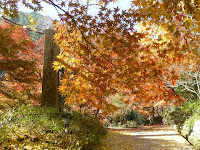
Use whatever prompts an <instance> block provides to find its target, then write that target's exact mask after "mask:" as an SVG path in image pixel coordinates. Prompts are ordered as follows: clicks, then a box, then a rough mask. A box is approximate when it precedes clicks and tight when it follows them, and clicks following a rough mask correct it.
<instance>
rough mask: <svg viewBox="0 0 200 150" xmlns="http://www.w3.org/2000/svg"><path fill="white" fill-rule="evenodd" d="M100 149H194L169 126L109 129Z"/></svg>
mask: <svg viewBox="0 0 200 150" xmlns="http://www.w3.org/2000/svg"><path fill="white" fill-rule="evenodd" d="M100 150H193V147H192V146H191V145H190V144H189V143H188V142H187V141H186V140H185V139H184V138H183V137H182V136H180V135H178V134H177V132H176V131H175V130H174V129H173V128H170V127H168V126H164V125H159V126H148V127H143V128H141V129H109V133H108V135H107V137H106V139H104V141H103V145H102V147H101V148H100Z"/></svg>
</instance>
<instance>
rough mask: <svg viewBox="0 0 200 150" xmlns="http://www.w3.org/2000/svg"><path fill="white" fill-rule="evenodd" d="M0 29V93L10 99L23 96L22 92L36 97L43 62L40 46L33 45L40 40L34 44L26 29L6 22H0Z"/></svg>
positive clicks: (37, 42)
mask: <svg viewBox="0 0 200 150" xmlns="http://www.w3.org/2000/svg"><path fill="white" fill-rule="evenodd" d="M0 29H1V30H0V43H1V44H0V47H1V49H0V68H1V69H2V70H4V71H5V78H4V79H2V81H0V84H1V87H3V88H1V89H0V92H1V93H2V94H4V95H5V96H8V97H11V98H20V99H24V98H23V97H22V96H23V95H24V94H25V95H27V96H28V98H33V99H38V98H39V96H40V93H41V91H40V90H39V89H41V87H40V86H41V69H42V68H41V66H42V63H43V62H42V61H41V60H42V58H43V56H42V51H40V50H42V49H43V47H42V48H41V47H39V46H37V45H39V44H40V45H41V46H42V43H41V40H38V41H36V44H35V43H34V42H33V41H32V40H31V38H30V36H29V34H28V31H27V30H25V29H23V28H22V27H20V26H15V25H11V24H9V23H6V22H1V25H0ZM13 90H14V91H15V92H14V93H15V94H14V93H13V92H12V91H13ZM17 93H18V94H17ZM23 93H24V94H23ZM16 94H17V95H16Z"/></svg>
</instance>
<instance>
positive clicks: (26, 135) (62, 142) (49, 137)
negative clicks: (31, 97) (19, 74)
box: [0, 105, 106, 150]
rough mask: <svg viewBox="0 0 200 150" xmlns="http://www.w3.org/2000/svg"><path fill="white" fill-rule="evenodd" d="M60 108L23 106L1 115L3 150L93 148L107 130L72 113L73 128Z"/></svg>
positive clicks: (0, 130) (0, 141)
mask: <svg viewBox="0 0 200 150" xmlns="http://www.w3.org/2000/svg"><path fill="white" fill-rule="evenodd" d="M64 120H65V118H63V115H61V114H60V113H59V111H58V109H56V108H50V107H30V106H25V105H23V106H20V107H17V108H15V109H13V110H10V111H8V112H0V133H1V134H0V149H85V148H87V149H88V150H89V149H92V148H93V147H95V146H97V145H98V144H99V141H100V140H99V139H100V138H101V137H103V135H104V134H105V133H106V130H105V129H104V128H103V126H101V124H100V122H99V121H98V120H95V119H94V118H93V117H91V116H89V115H85V116H84V115H82V114H79V113H76V112H74V113H72V117H71V119H70V120H69V122H70V125H69V127H67V128H66V127H65V121H64Z"/></svg>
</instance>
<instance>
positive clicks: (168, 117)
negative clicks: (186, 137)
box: [163, 101, 200, 129]
mask: <svg viewBox="0 0 200 150" xmlns="http://www.w3.org/2000/svg"><path fill="white" fill-rule="evenodd" d="M199 110H200V106H199V101H194V102H186V103H183V104H182V105H181V106H171V107H170V108H168V109H166V110H165V111H164V113H163V121H164V123H165V124H170V125H174V124H175V125H177V126H178V128H179V129H181V128H182V126H183V124H184V122H185V121H186V120H187V119H188V118H189V117H190V116H192V115H193V114H194V113H199V112H200V111H199Z"/></svg>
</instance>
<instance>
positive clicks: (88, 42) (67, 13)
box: [49, 0, 117, 67]
mask: <svg viewBox="0 0 200 150" xmlns="http://www.w3.org/2000/svg"><path fill="white" fill-rule="evenodd" d="M49 1H50V2H51V4H52V5H53V6H56V7H57V8H58V9H60V10H61V11H63V12H64V13H65V14H66V15H67V16H69V17H70V18H71V19H72V22H73V24H74V25H75V26H76V27H77V29H78V30H79V31H80V33H81V35H82V37H83V39H84V40H85V41H86V43H87V44H89V45H90V46H91V47H92V48H93V49H95V50H96V51H97V52H98V53H99V54H100V55H101V57H103V58H104V59H105V60H106V61H107V62H109V63H110V64H112V65H113V66H115V67H117V66H116V65H114V64H113V63H112V62H111V61H110V60H109V59H108V58H107V57H106V56H104V55H103V54H102V53H101V52H100V51H99V50H98V48H97V47H95V46H94V44H92V43H91V42H90V41H89V40H88V39H87V38H86V36H85V34H84V33H83V32H82V30H81V29H80V27H79V26H78V24H77V21H76V20H75V19H74V17H73V16H72V15H71V14H69V12H67V11H65V10H64V9H62V8H61V7H60V6H58V5H57V4H55V3H54V2H53V1H52V0H49Z"/></svg>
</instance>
